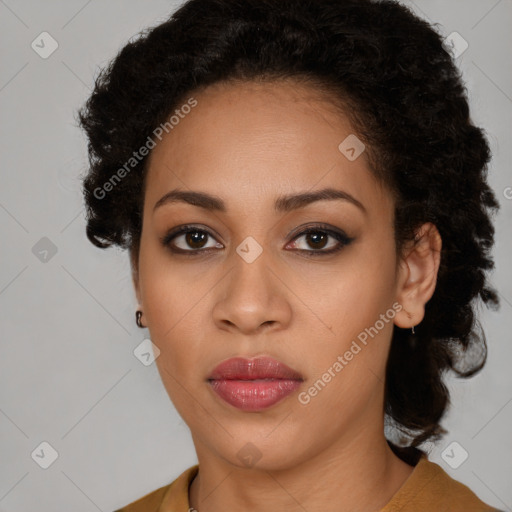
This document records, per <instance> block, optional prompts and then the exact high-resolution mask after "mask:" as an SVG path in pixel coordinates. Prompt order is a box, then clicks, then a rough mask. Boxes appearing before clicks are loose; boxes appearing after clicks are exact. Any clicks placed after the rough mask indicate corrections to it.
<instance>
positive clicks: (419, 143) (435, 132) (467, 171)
mask: <svg viewBox="0 0 512 512" xmlns="http://www.w3.org/2000/svg"><path fill="white" fill-rule="evenodd" d="M277 79H293V80H296V81H299V82H300V81H303V82H307V83H310V84H313V85H314V86H315V87H317V88H318V89H319V90H324V91H328V93H329V94H330V97H331V98H332V101H333V104H338V105H343V106H344V107H345V109H344V111H345V112H346V113H347V115H348V116H349V119H350V121H351V122H352V126H353V127H354V129H355V132H356V133H357V135H358V137H359V138H360V139H361V140H363V141H364V143H365V145H366V153H365V154H366V157H367V158H368V162H369V165H370V169H371V170H372V172H373V173H374V175H375V177H376V178H378V179H379V180H381V181H382V182H384V183H385V184H386V185H387V186H388V188H389V190H390V191H391V192H392V193H393V195H394V197H395V205H396V208H395V239H396V247H397V254H400V251H401V250H402V248H403V247H404V243H405V242H406V241H411V240H413V239H414V234H415V230H416V229H417V228H418V227H419V226H420V225H421V224H423V223H424V222H432V223H434V224H435V225H436V226H437V228H438V230H439V233H440V235H441V238H442V240H443V247H442V252H441V263H440V268H439V272H438V279H437V285H436V290H435V292H434V295H433V296H432V298H431V300H430V301H429V302H428V303H427V304H426V311H425V317H424V320H423V322H422V323H421V326H420V327H421V328H419V329H418V332H417V333H416V334H415V335H414V336H412V337H411V334H410V331H409V330H408V329H407V330H406V329H400V328H398V327H397V326H394V332H393V339H392V343H391V349H390V354H389V357H388V362H387V374H386V383H385V386H386V388H385V413H386V418H387V420H389V421H391V423H392V424H393V425H394V427H396V428H394V431H395V432H397V433H398V434H399V437H401V440H400V441H399V442H398V443H397V445H399V444H401V445H402V447H403V448H405V451H404V453H405V452H406V451H407V448H408V447H409V448H412V449H413V450H415V447H417V446H418V445H420V444H421V443H422V442H424V441H426V440H429V439H430V440H436V439H439V438H440V437H441V436H442V435H443V434H444V433H445V432H446V431H445V430H444V429H443V428H442V427H441V425H440V421H441V419H442V417H443V415H444V413H445V411H446V409H447V407H448V404H449V392H448V389H447V387H446V386H445V384H444V382H443V377H444V373H445V372H446V371H448V370H453V371H454V372H455V373H456V374H457V375H458V376H461V377H468V376H471V375H473V374H474V373H476V372H477V371H479V370H480V369H481V368H482V367H483V365H484V363H485V360H486V356H487V346H486V340H485V335H484V333H483V331H482V329H481V328H480V324H479V322H478V320H477V315H476V307H477V305H478V304H477V302H476V301H477V299H481V301H482V302H483V303H485V304H486V305H487V306H489V307H493V308H494V309H496V308H497V307H498V306H499V300H498V296H497V293H496V291H495V290H494V289H493V288H492V287H490V286H489V284H488V282H487V276H486V271H488V270H490V269H492V268H494V263H493V261H492V258H491V255H490V250H491V248H492V245H493V243H494V227H493V224H492V222H491V214H492V213H494V210H497V209H498V208H499V205H498V203H497V201H496V197H495V195H494V193H493V191H492V190H491V189H490V187H489V186H488V184H487V182H486V178H487V176H486V174H487V164H488V162H489V160H490V156H491V155H490V149H489V145H488V142H487V140H486V137H485V135H484V131H483V130H482V129H481V128H478V127H476V126H474V124H473V122H472V120H471V118H470V114H469V106H468V100H467V95H466V89H465V86H464V84H463V81H462V78H461V75H460V72H459V70H458V68H457V67H456V65H455V63H454V61H453V57H452V56H451V55H450V54H449V53H448V52H447V51H446V50H445V46H444V45H443V39H442V37H441V36H440V34H439V33H438V32H437V31H436V30H435V29H434V28H433V27H432V26H431V25H430V24H429V23H427V22H426V21H424V20H422V19H420V18H418V17H417V16H416V15H414V13H413V12H411V11H410V10H409V9H408V8H406V7H405V6H404V5H402V4H399V3H397V2H395V1H391V0H384V1H372V0H189V1H187V2H186V3H185V4H183V5H182V6H181V7H180V8H179V9H178V10H177V11H176V12H175V13H174V14H173V15H172V16H171V17H170V18H169V19H168V20H167V21H165V22H163V23H161V24H159V25H158V26H156V27H153V28H150V29H146V30H144V31H142V32H141V33H140V34H139V35H138V37H136V38H135V39H134V40H133V41H130V42H129V43H128V44H126V46H124V47H123V48H122V50H121V51H120V52H119V54H118V55H117V56H116V57H115V59H113V60H112V61H111V62H110V64H109V65H108V66H106V67H105V68H104V69H103V70H102V71H101V72H100V73H99V76H98V77H97V79H96V82H95V88H94V91H93V93H92V94H91V96H90V98H89V99H88V100H87V103H86V104H85V105H84V106H83V107H82V108H81V109H80V111H79V122H80V124H81V127H82V128H83V129H84V130H85V131H86V133H87V135H88V139H89V144H88V150H89V161H90V169H89V170H88V174H87V175H86V176H85V177H84V180H83V181H84V197H85V202H86V207H87V236H88V238H89V239H90V240H91V242H92V243H93V244H95V245H96V246H98V247H101V248H106V247H109V246H110V245H112V244H115V245H118V246H120V247H122V248H124V249H129V250H130V253H131V255H132V258H133V262H134V263H135V264H136V265H137V264H138V250H139V244H140V235H141V226H142V211H143V202H144V176H145V171H146V162H147V161H148V158H147V156H145V157H144V158H140V161H139V160H138V161H137V162H136V163H135V164H134V165H133V169H132V170H131V171H130V172H126V173H123V174H126V175H123V179H122V180H119V179H118V180H117V182H116V183H115V186H110V187H109V189H108V193H105V190H107V188H106V187H104V185H105V184H106V183H107V182H111V179H112V177H114V175H115V174H116V173H117V172H118V171H119V169H120V168H122V166H123V165H124V164H125V163H126V162H127V161H129V160H130V158H132V157H133V155H134V151H136V150H137V149H138V148H140V147H142V146H143V145H144V143H145V141H146V140H147V139H148V136H150V135H151V134H152V133H153V131H154V130H155V127H157V126H159V125H160V124H161V123H163V122H165V120H166V119H167V118H168V116H169V115H170V114H171V113H172V112H173V110H174V109H175V108H176V107H177V106H179V105H180V104H181V102H183V101H184V99H186V98H187V97H190V95H191V94H192V93H194V92H197V91H199V90H201V89H202V88H205V87H208V86H209V85H210V84H213V83H217V82H227V81H237V80H238V81H239V80H253V81H256V80H260V81H261V80H277ZM99 191H101V193H99ZM416 451H417V450H416ZM409 452H410V450H409Z"/></svg>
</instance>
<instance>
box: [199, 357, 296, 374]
mask: <svg viewBox="0 0 512 512" xmlns="http://www.w3.org/2000/svg"><path fill="white" fill-rule="evenodd" d="M221 379H226V380H255V379H288V380H304V379H303V378H302V375H301V374H300V373H298V372H296V371H295V370H293V369H292V368H290V367H289V366H286V365H285V364H284V363H282V362H281V361H278V360H277V359H274V358H273V357H268V356H262V357H255V358H252V359H246V358H244V357H232V358H230V359H227V360H226V361H223V362H221V363H220V364H218V365H217V366H216V367H215V368H214V369H213V371H212V373H211V374H210V376H209V377H208V380H221Z"/></svg>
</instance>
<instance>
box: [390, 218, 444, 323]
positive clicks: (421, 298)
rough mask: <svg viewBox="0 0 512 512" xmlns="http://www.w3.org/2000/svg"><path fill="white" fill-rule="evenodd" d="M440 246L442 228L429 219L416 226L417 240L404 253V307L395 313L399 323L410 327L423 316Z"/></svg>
mask: <svg viewBox="0 0 512 512" xmlns="http://www.w3.org/2000/svg"><path fill="white" fill-rule="evenodd" d="M441 247H442V240H441V235H440V234H439V231H438V230H437V228H436V226H435V225H434V224H433V223H431V222H427V223H425V224H423V225H422V226H421V227H420V228H419V229H418V230H417V232H416V238H415V242H414V243H413V245H411V247H410V248H407V250H406V252H405V255H404V256H403V257H402V261H401V262H400V273H399V274H400V278H399V283H398V286H399V288H398V290H397V300H398V302H399V303H400V304H401V305H402V307H403V309H402V310H401V311H400V312H399V313H398V314H397V315H396V316H395V324H396V325H397V326H398V327H402V328H410V327H413V326H415V325H418V324H419V323H420V322H421V321H422V320H423V317H424V315H425V304H426V303H427V302H428V301H429V300H430V299H431V297H432V295H434V291H435V288H436V283H437V274H438V271H439V265H440V262H441Z"/></svg>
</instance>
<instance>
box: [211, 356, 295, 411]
mask: <svg viewBox="0 0 512 512" xmlns="http://www.w3.org/2000/svg"><path fill="white" fill-rule="evenodd" d="M303 381H304V379H303V377H302V375H301V374H300V373H298V372H297V371H295V370H293V369H292V368H290V367H289V366H287V365H285V364H284V363H281V362H280V361H277V360H276V359H274V358H272V357H257V358H254V359H245V358H243V357H234V358H231V359H228V360H227V361H224V362H222V363H220V364H219V365H218V366H216V367H215V369H214V370H213V371H212V373H211V375H210V376H209V377H208V383H209V384H210V386H211V389H212V390H213V391H214V392H215V393H216V394H217V395H218V396H219V397H220V398H221V399H222V400H224V401H225V402H227V403H228V404H230V405H232V406H234V407H236V408H238V409H242V410H244V411H261V410H263V409H266V408H268V407H270V406H272V405H274V404H276V403H277V402H280V401H281V400H283V399H284V398H285V397H287V396H289V395H290V394H291V393H293V392H294V391H296V390H297V388H298V387H299V386H300V385H301V383H302V382H303Z"/></svg>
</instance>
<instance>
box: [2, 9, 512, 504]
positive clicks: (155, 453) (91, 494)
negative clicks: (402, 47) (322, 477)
mask: <svg viewBox="0 0 512 512" xmlns="http://www.w3.org/2000/svg"><path fill="white" fill-rule="evenodd" d="M407 3H409V2H407ZM177 4H178V3H177V2H168V1H163V0H152V1H147V2H136V1H134V0H131V1H124V2H122V1H121V0H114V1H108V2H107V1H105V0H103V1H101V0H89V1H86V0H71V1H70V0H67V1H64V0H61V1H47V2H35V1H33V0H32V1H23V0H18V1H15V0H5V1H3V0H0V38H1V48H2V50H1V52H2V61H1V77H0V111H1V119H2V123H1V171H0V172H1V176H2V185H1V187H0V222H1V237H2V243H1V247H2V248H1V268H0V329H1V357H0V439H1V442H0V464H1V468H0V510H3V511H4V512H5V511H8V512H28V511H32V510H35V509H37V510H39V511H41V512H54V511H61V510H73V511H75V512H93V511H96V510H101V511H112V510H114V509H115V508H117V507H119V506H121V505H123V504H126V503H128V502H131V501H133V500H135V499H136V498H139V497H141V496H142V495H144V494H146V493H148V492H150V491H152V490H154V489H156V488H157V487H160V486H162V485H165V484H167V483H169V482H170V481H171V480H173V479H174V478H175V477H176V476H178V475H179V474H180V473H181V472H182V471H183V470H184V469H186V468H187V467H189V466H191V465H192V464H194V463H195V462H196V457H195V452H194V448H193V444H192V442H191V437H190V433H189V431H188V428H187V427H186V425H184V423H183V422H182V421H181V419H180V417H179V416H178V414H177V413H176V411H175V410H174V408H173V406H172V404H171V402H170V400H169V398H168V396H167V394H166V392H165V389H164V388H163V385H162V384H161V382H160V378H159V375H158V372H157V369H156V367H155V365H154V364H152V365H151V366H147V367H146V366H144V365H143V364H142V363H141V362H140V361H139V360H138V359H137V358H136V357H135V356H134V354H133V350H134V349H135V348H136V347H137V345H139V343H141V341H142V340H143V339H144V338H145V334H147V331H141V330H140V329H138V328H137V327H136V326H135V323H134V311H135V306H136V301H135V297H134V293H133V290H132V284H131V278H130V267H129V263H128V256H127V254H126V253H124V252H121V251H119V250H118V249H115V248H113V249H110V250H108V251H101V250H100V249H97V248H95V247H94V246H92V244H90V243H89V241H88V240H87V239H86V236H85V230H84V226H85V222H84V215H83V205H82V198H81V192H80V181H79V178H80V174H81V173H83V172H84V170H85V168H86V165H87V160H86V142H85V138H84V136H83V135H82V133H81V132H80V131H79V129H78V128H77V127H76V123H75V119H74V113H75V111H76V109H77V108H78V107H79V106H81V105H82V103H83V101H84V100H85V99H86V97H87V95H88V94H89V93H90V88H91V86H92V84H93V79H94V77H95V76H96V73H97V69H98V66H102V65H104V64H106V62H107V61H108V60H109V59H110V58H111V57H113V56H114V54H115V53H116V52H117V51H118V50H119V49H120V48H121V47H122V46H123V45H124V44H125V43H126V42H127V40H128V39H129V38H130V37H132V36H134V35H135V34H136V33H137V32H138V31H139V30H141V29H143V28H145V27H147V26H150V25H154V24H157V23H159V22H161V21H163V20H164V19H165V18H166V17H167V15H168V14H169V12H170V11H172V10H174V8H175V7H176V5H177ZM410 5H412V7H413V8H414V10H415V11H416V12H417V13H418V14H420V15H421V16H422V17H425V18H427V19H429V20H431V21H432V22H437V23H439V24H440V25H439V27H438V30H439V31H440V32H441V33H443V35H445V36H446V35H448V34H450V33H451V32H453V31H457V32H459V33H460V34H461V35H462V36H463V37H464V39H465V40H467V41H468V43H469V48H468V49H467V50H466V51H465V52H464V53H463V54H462V55H461V56H460V57H459V58H458V59H457V62H458V63H459V65H460V68H461V69H462V71H463V74H464V78H465V81H466V83H467V87H468V90H469V95H470V100H471V104H472V109H473V110H472V112H473V114H472V115H473V119H474V121H475V122H476V123H478V124H481V125H483V126H484V127H485V128H486V130H487V133H488V135H489V138H490V142H491V146H492V150H493V153H494V157H493V161H492V165H491V170H490V183H491V186H492V187H493V189H494V190H495V192H496V194H497V197H498V199H499V201H500V203H501V205H502V208H501V211H500V213H499V215H498V216H497V218H496V237H497V244H496V248H495V252H494V254H495V259H496V266H497V268H496V271H495V273H494V274H493V275H492V281H493V284H494V285H496V286H497V288H498V290H499V292H500V295H501V298H502V308H501V310H500V311H499V312H491V311H488V310H485V309H484V310H483V311H482V316H481V319H482V323H483V326H484V328H485V329H486V332H487V337H488V341H489V359H488V364H487V365H486V367H485V369H484V370H483V371H482V372H481V373H480V374H479V375H478V376H476V377H474V378H473V379H470V380H467V381H458V380H455V379H450V380H449V384H450V388H451V390H452V397H453V407H452V409H451V410H450V412H449V414H448V416H447V418H446V421H445V423H444V424H445V426H446V428H447V429H448V430H449V434H448V435H447V436H446V437H445V438H444V439H443V441H442V442H440V443H439V445H438V446H430V448H431V449H432V452H431V455H430V458H431V460H434V461H435V462H437V463H439V464H440V465H441V466H442V467H443V468H444V469H445V470H446V471H447V472H448V473H449V474H451V475H452V476H453V477H454V478H456V479H458V480H460V481H462V482H464V483H465V484H467V485H468V486H469V487H470V488H471V489H473V490H474V491H475V492H476V493H477V494H478V495H479V496H480V497H481V498H482V499H483V500H485V501H487V502H488V503H490V504H491V505H494V506H496V507H499V508H501V509H503V510H508V511H510V510H512V485H511V484H512V435H511V434H512V428H511V425H512V372H511V371H510V362H511V361H512V343H511V335H510V332H511V328H512V272H511V271H510V255H511V254H512V252H511V238H510V233H511V230H510V226H511V218H512V199H510V198H511V197H512V189H510V188H507V187H512V175H511V172H510V169H511V147H512V144H511V142H512V141H511V133H512V130H511V128H512V126H511V119H512V116H511V113H512V72H511V66H510V62H511V58H510V57H511V55H510V48H511V46H512V45H511V43H512V41H511V39H512V38H511V36H510V27H511V21H512V1H511V0H471V1H468V0H459V1H454V0H452V1H448V2H447V1H441V0H435V1H434V0H416V1H415V2H414V3H412V2H411V3H410ZM43 31H47V32H49V33H50V34H51V35H52V37H53V38H54V39H55V40H56V41H57V42H58V45H59V47H58V49H57V50H56V51H55V52H54V53H53V54H52V55H51V56H50V57H49V58H47V59H43V58H41V57H40V56H39V55H38V54H37V53H36V52H35V51H34V50H33V49H32V48H31V43H32V41H33V40H35V39H36V38H37V37H38V36H39V34H40V33H41V32H43ZM46 48H48V46H46ZM507 191H508V192H507ZM43 237H47V239H49V240H47V239H43V240H42V241H41V239H42V238H43ZM36 244H38V245H36ZM34 246H35V247H36V248H35V249H34ZM45 249H46V250H47V251H48V252H47V253H44V250H45ZM52 249H53V251H55V250H56V251H57V252H56V253H55V254H53V253H52ZM43 441H46V442H48V443H49V444H50V445H51V446H53V448H54V449H55V450H56V451H57V452H58V458H57V459H56V461H55V462H54V463H53V464H52V465H51V466H50V467H49V468H48V469H42V468H41V467H40V466H39V465H38V464H37V463H36V462H35V461H34V460H33V458H32V457H31V454H32V453H33V451H34V450H35V449H36V448H37V447H38V446H39V445H40V443H41V442H43ZM452 441H457V442H458V443H459V444H460V445H461V446H462V447H463V448H464V449H465V450H466V451H467V452H468V453H469V457H468V459H467V460H466V461H465V462H464V463H463V464H462V465H461V466H460V467H459V468H458V469H452V468H451V467H450V466H448V465H447V463H446V462H445V461H444V460H443V458H442V457H441V453H442V451H443V450H444V449H445V448H446V447H447V446H448V445H449V444H450V443H451V442H452ZM46 453H48V452H46ZM35 458H36V457H35ZM36 459H37V458H36Z"/></svg>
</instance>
